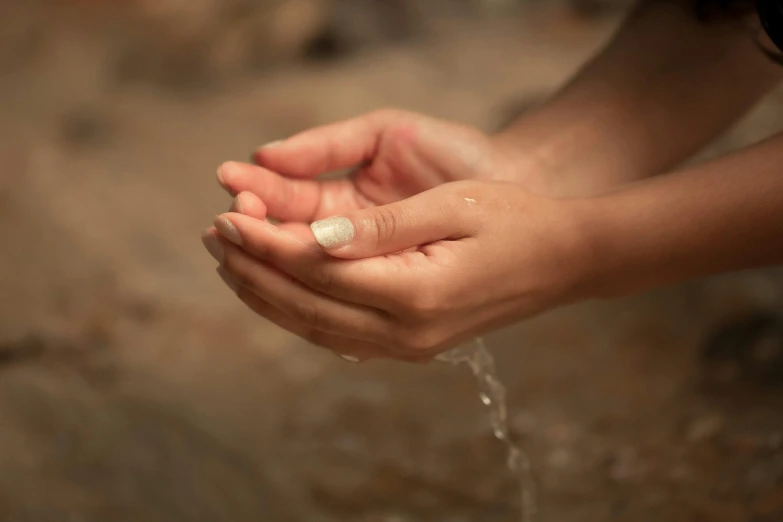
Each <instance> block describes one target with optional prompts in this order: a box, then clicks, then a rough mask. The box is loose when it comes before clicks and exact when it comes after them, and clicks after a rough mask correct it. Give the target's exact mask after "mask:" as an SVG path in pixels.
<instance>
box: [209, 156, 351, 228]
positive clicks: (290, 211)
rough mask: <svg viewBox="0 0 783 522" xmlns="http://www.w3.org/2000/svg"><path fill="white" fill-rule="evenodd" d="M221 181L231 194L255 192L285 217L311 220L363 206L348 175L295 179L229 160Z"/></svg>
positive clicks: (220, 172)
mask: <svg viewBox="0 0 783 522" xmlns="http://www.w3.org/2000/svg"><path fill="white" fill-rule="evenodd" d="M218 181H219V182H220V184H221V185H222V186H223V187H224V188H225V189H226V190H227V191H228V192H229V193H230V194H239V193H241V192H250V193H253V194H254V195H256V196H257V197H258V198H260V199H261V200H263V201H264V203H265V205H266V207H268V212H269V215H270V216H271V217H272V218H274V219H279V220H281V221H300V222H304V221H306V222H310V221H313V220H314V219H319V218H320V217H322V216H330V215H334V213H336V212H340V211H345V210H346V209H358V208H361V206H360V204H359V196H358V194H357V192H356V188H355V186H354V185H353V184H352V183H351V181H349V180H347V179H336V180H328V181H314V180H302V179H292V178H286V177H283V176H280V175H279V174H275V173H274V172H272V171H269V170H267V169H264V168H262V167H257V166H255V165H249V164H247V163H237V162H228V163H224V164H223V165H221V166H220V168H219V169H218Z"/></svg>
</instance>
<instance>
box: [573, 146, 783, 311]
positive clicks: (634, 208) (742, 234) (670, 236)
mask: <svg viewBox="0 0 783 522" xmlns="http://www.w3.org/2000/svg"><path fill="white" fill-rule="evenodd" d="M573 204H574V205H576V207H575V208H577V214H578V215H579V216H580V222H581V226H582V230H583V232H584V234H585V238H586V239H585V244H586V245H588V247H589V248H588V250H587V252H588V254H587V255H586V259H585V261H586V265H585V266H587V267H589V269H588V272H589V276H588V277H587V279H586V280H588V281H589V285H588V291H589V293H590V294H592V295H594V296H599V297H609V296H621V295H628V294H631V293H634V292H636V291H640V290H644V289H647V288H652V287H655V286H659V285H663V284H668V283H673V282H678V281H683V280H686V279H690V278H694V277H700V276H706V275H710V274H716V273H720V272H727V271H734V270H742V269H749V268H755V267H761V266H768V265H775V264H781V263H783V134H782V135H778V136H776V137H775V138H772V139H770V140H767V141H765V142H763V143H761V144H758V145H756V146H755V147H752V148H749V149H746V150H743V151H741V152H738V153H734V154H732V155H729V156H726V157H724V158H721V159H719V160H716V161H714V162H710V163H706V164H703V165H700V166H697V167H693V168H689V169H687V170H683V171H681V172H679V173H676V174H671V175H667V176H661V177H657V178H655V179H651V180H646V181H641V182H638V183H636V184H634V185H632V186H630V187H627V188H624V189H620V190H617V191H615V192H612V193H608V194H606V195H603V196H598V197H595V198H592V199H587V200H581V201H580V200H574V202H573Z"/></svg>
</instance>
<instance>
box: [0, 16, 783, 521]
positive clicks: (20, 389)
mask: <svg viewBox="0 0 783 522" xmlns="http://www.w3.org/2000/svg"><path fill="white" fill-rule="evenodd" d="M615 21H616V18H615V17H613V16H607V17H601V18H598V19H596V20H593V21H589V22H588V21H585V20H582V19H578V18H576V17H574V16H571V15H568V14H564V13H563V12H562V10H558V9H549V10H538V11H535V12H534V13H528V14H527V15H526V16H525V17H521V18H492V17H490V18H486V19H477V18H473V19H465V18H461V17H457V16H455V17H451V18H449V17H443V19H438V20H437V23H433V24H432V25H431V27H430V29H429V31H428V33H427V36H426V37H424V38H414V39H412V40H406V41H403V42H400V43H396V44H386V45H376V46H374V47H368V48H367V49H365V50H363V51H362V52H358V53H355V54H352V55H350V56H348V57H346V58H344V59H341V60H338V61H334V62H326V63H308V64H304V63H300V62H293V61H288V62H282V63H278V64H275V66H274V67H271V66H270V68H269V70H268V71H262V72H259V71H255V72H254V73H253V74H234V75H228V76H226V77H225V78H221V81H220V82H210V83H209V87H208V88H206V87H204V86H202V85H198V86H197V87H198V88H197V89H184V88H181V87H171V86H170V85H169V86H165V87H164V86H161V85H157V84H155V83H154V82H146V83H145V82H138V83H130V82H126V83H123V82H122V81H120V82H118V81H117V80H116V75H115V76H113V73H112V71H113V70H114V69H112V66H113V64H114V61H113V60H114V56H115V55H114V54H112V53H113V51H114V50H115V47H116V45H115V43H116V41H117V40H118V38H119V37H118V36H117V35H115V34H113V32H112V31H108V30H106V27H113V26H111V25H106V24H104V23H103V22H101V24H99V25H97V26H96V25H95V24H94V23H92V22H90V21H85V20H82V19H80V20H79V21H75V20H71V19H63V20H57V22H58V23H57V24H52V27H51V28H50V29H51V34H49V35H48V36H49V38H48V39H47V40H46V41H45V43H44V44H42V47H41V48H39V49H38V50H37V52H36V53H32V54H31V55H30V56H29V57H25V59H24V60H18V61H14V60H11V61H10V62H6V63H5V64H4V65H3V69H2V74H0V158H1V159H2V160H3V162H2V165H3V169H2V171H0V238H2V245H3V246H2V255H0V419H2V421H1V422H0V520H4V521H6V520H7V521H14V522H16V521H36V522H37V521H50V520H51V521H69V522H70V521H73V522H76V521H79V522H82V521H84V522H88V521H89V522H91V521H108V520H111V521H115V520H116V521H124V520H128V521H131V520H133V521H136V520H145V521H179V520H182V521H201V520H203V521H218V520H220V521H223V520H235V521H245V520H247V521H250V520H254V521H258V520H264V521H274V522H277V521H280V522H284V521H304V520H307V521H324V522H331V521H337V520H341V521H357V522H358V521H362V522H364V521H367V522H370V521H388V522H406V521H449V522H460V521H465V522H467V521H478V520H480V521H482V522H492V521H507V520H513V519H514V515H513V513H514V509H515V505H514V497H513V494H512V488H513V484H512V482H511V480H510V477H509V476H508V475H507V474H506V472H505V470H504V464H503V454H502V448H501V447H500V446H499V445H497V444H496V443H495V441H494V440H493V439H492V437H491V434H490V431H489V428H488V425H487V418H486V415H485V412H484V411H483V410H482V408H481V404H480V403H479V401H478V400H477V398H476V396H475V388H474V386H473V382H472V380H471V378H470V376H469V374H468V373H467V372H466V371H464V370H456V369H453V368H450V367H446V366H440V365H431V366H423V367H421V366H408V365H403V364H398V363H391V362H383V363H380V362H379V363H370V364H366V365H361V366H351V365H348V364H345V363H344V362H342V361H340V360H339V359H337V358H335V357H334V356H332V355H330V354H328V353H326V352H324V351H321V350H318V349H316V348H313V347H310V346H307V345H306V344H305V343H303V342H301V341H299V340H297V339H295V338H293V337H292V336H290V335H288V334H286V333H285V332H282V331H280V330H278V329H277V328H275V327H273V326H270V325H268V324H267V323H265V322H263V321H262V320H260V319H258V318H257V317H255V316H253V315H252V314H251V313H250V312H248V311H246V310H245V309H244V308H243V307H241V306H240V305H239V304H238V303H237V302H236V299H235V298H234V297H233V296H232V295H231V294H230V293H229V292H228V291H227V290H226V289H225V288H223V286H222V285H221V283H220V282H219V281H218V278H217V277H216V276H215V275H214V273H213V263H212V261H211V259H210V258H209V256H208V255H207V254H206V253H205V252H204V251H203V248H202V246H201V244H200V242H199V232H200V230H201V229H202V228H203V227H205V226H206V225H208V224H209V223H210V221H211V218H212V216H213V215H214V214H215V213H217V212H220V211H222V210H223V209H224V208H226V207H227V205H228V203H229V200H228V197H227V196H226V195H225V194H223V193H221V191H220V190H218V187H217V184H216V183H215V179H214V168H215V167H216V166H217V165H218V164H219V163H220V162H221V161H223V160H227V159H244V158H246V157H247V154H248V153H249V151H250V150H252V148H253V147H255V146H256V145H258V144H259V143H263V142H267V141H271V140H273V139H277V138H280V137H282V136H286V135H289V134H291V133H293V132H295V131H297V130H300V129H303V128H306V127H308V126H311V125H314V124H319V123H324V122H328V121H331V120H334V119H338V118H343V117H347V116H351V115H355V114H358V113H361V112H363V111H366V110H371V109H374V108H378V107H384V106H395V107H403V108H408V109H412V110H419V111H423V112H426V113H429V114H433V115H436V116H443V117H448V118H452V119H455V120H460V121H464V122H467V123H472V124H475V125H478V126H480V127H483V128H486V129H491V128H493V127H494V126H495V125H497V123H498V122H499V121H501V120H502V119H503V117H504V115H505V113H506V111H507V110H508V109H507V108H508V107H509V106H510V105H514V104H516V103H517V102H518V101H520V100H522V101H526V100H537V99H540V98H541V97H542V96H544V95H545V94H546V93H547V92H550V91H551V90H552V89H553V88H554V87H555V86H556V85H557V84H558V83H560V82H561V81H563V79H565V78H566V77H567V76H568V75H569V74H570V73H571V72H572V71H573V70H574V69H575V68H576V67H578V65H579V64H580V63H581V62H582V61H583V60H584V59H585V58H586V57H588V56H589V55H590V54H591V53H592V52H594V50H595V49H596V48H597V47H598V46H600V45H601V43H602V42H603V41H604V40H605V39H606V38H607V36H608V34H609V32H610V31H611V29H612V27H613V26H614V24H615ZM55 26H56V28H55ZM47 27H49V26H47ZM96 27H101V28H103V29H102V30H97V29H96ZM192 81H195V80H192ZM202 87H204V88H202ZM779 100H780V96H779V95H777V97H775V96H773V97H771V98H770V99H769V100H767V101H765V103H764V104H762V105H761V106H760V107H759V108H758V109H757V110H756V111H754V113H753V114H752V115H750V116H749V117H748V118H747V119H746V120H745V121H744V122H742V124H741V125H739V126H738V127H737V128H736V129H734V130H733V131H732V132H730V133H729V134H727V135H726V136H724V137H722V138H721V139H720V140H719V141H718V142H717V143H716V145H715V146H714V147H713V148H712V149H711V151H709V152H708V154H711V153H715V152H718V151H722V150H727V149H729V148H732V147H736V146H740V145H742V144H743V143H748V142H751V141H753V140H755V139H758V138H759V137H761V136H764V135H766V134H769V133H770V132H772V131H774V130H776V129H779V128H783V107H781V104H780V102H779ZM782 283H783V275H782V274H781V273H780V272H779V271H774V270H768V271H757V272H748V273H744V274H737V275H731V276H724V277H720V278H713V279H710V280H706V281H699V282H693V283H690V284H688V285H682V286H678V287H673V288H667V289H663V290H659V291H656V292H653V293H649V294H646V295H643V296H639V297H637V298H634V299H629V300H624V301H618V302H611V303H588V304H584V305H579V306H575V307H570V308H567V309H563V310H559V311H556V312H553V313H550V314H547V315H545V316H542V317H539V318H537V319H535V320H532V321H529V322H527V323H525V324H522V325H518V326H515V327H513V328H510V329H507V330H505V331H502V332H497V333H495V334H492V335H490V336H488V343H489V345H490V346H491V348H492V349H493V351H494V353H495V354H496V357H497V359H498V361H499V366H500V368H501V375H502V378H503V379H504V381H505V382H506V383H507V384H508V387H509V393H510V399H509V400H510V406H511V417H512V430H513V433H514V436H515V437H516V438H517V439H518V440H519V442H520V443H521V444H522V445H523V446H524V448H525V449H526V451H527V452H528V453H529V454H530V456H531V459H532V461H533V464H534V467H535V470H536V474H537V477H538V480H539V482H540V495H539V502H540V504H541V507H542V510H543V511H542V513H541V518H540V520H541V521H542V522H543V521H558V522H569V521H598V520H613V521H614V520H617V521H624V520H628V521H630V520H634V521H642V522H643V521H659V520H666V521H670V522H679V521H727V522H728V521H737V522H739V521H749V520H752V521H755V522H772V521H779V520H781V519H783V416H782V415H781V412H782V411H783V395H781V387H780V386H781V385H782V384H783V368H781V365H780V362H779V361H780V357H781V355H780V353H779V352H780V350H782V349H783V347H780V346H779V345H775V340H774V338H772V339H771V340H768V341H764V340H763V339H759V338H758V335H756V334H758V332H759V331H760V330H759V328H762V327H758V325H757V326H756V327H754V326H753V325H752V324H751V325H746V328H745V330H742V329H740V330H738V331H736V332H735V334H723V335H719V336H718V337H716V338H715V339H716V342H715V343H712V344H710V343H708V342H707V341H708V340H709V336H710V335H713V334H714V332H715V331H716V330H715V329H716V328H718V327H721V326H726V325H729V326H730V325H731V324H732V323H731V321H733V320H735V319H737V318H742V317H743V315H744V314H747V313H751V312H755V311H757V310H774V309H775V308H776V307H777V309H778V310H779V309H781V304H782V303H783V299H782V298H783V284H782ZM762 323H763V320H762ZM763 324H766V323H763ZM769 324H771V325H772V326H770V328H773V329H774V327H775V326H774V319H770V321H769ZM762 329H763V328H762ZM770 331H771V330H770ZM732 335H734V336H733V337H732ZM754 335H755V337H754ZM754 339H755V341H754ZM747 345H750V347H751V348H752V350H751V351H750V352H747V351H738V350H737V347H738V346H739V347H747ZM705 346H712V348H713V350H712V352H709V351H708V352H705ZM776 350H777V351H776ZM776 357H777V358H776ZM756 359H758V360H756ZM768 359H769V360H771V361H772V363H769V364H764V361H765V360H768ZM759 361H761V362H759Z"/></svg>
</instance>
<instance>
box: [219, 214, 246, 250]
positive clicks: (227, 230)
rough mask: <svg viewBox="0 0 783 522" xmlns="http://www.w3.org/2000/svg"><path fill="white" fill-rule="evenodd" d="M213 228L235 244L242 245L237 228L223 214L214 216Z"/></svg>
mask: <svg viewBox="0 0 783 522" xmlns="http://www.w3.org/2000/svg"><path fill="white" fill-rule="evenodd" d="M215 228H216V229H218V232H220V235H221V236H223V237H224V238H226V239H228V240H229V241H231V242H232V243H234V244H235V245H240V246H241V245H242V236H240V235H239V230H237V227H236V226H234V224H233V223H232V222H231V221H229V220H228V218H225V217H223V216H218V217H216V218H215Z"/></svg>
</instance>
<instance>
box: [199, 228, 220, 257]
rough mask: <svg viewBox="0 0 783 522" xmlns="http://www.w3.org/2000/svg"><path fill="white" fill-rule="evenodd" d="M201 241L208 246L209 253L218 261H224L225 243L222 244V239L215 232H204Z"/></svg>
mask: <svg viewBox="0 0 783 522" xmlns="http://www.w3.org/2000/svg"><path fill="white" fill-rule="evenodd" d="M201 242H202V243H204V246H205V247H206V248H207V252H209V255H211V256H212V257H214V258H215V260H216V261H217V262H218V263H222V262H223V256H224V253H223V245H221V244H220V240H219V239H218V238H217V236H215V235H214V234H204V235H203V236H201Z"/></svg>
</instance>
